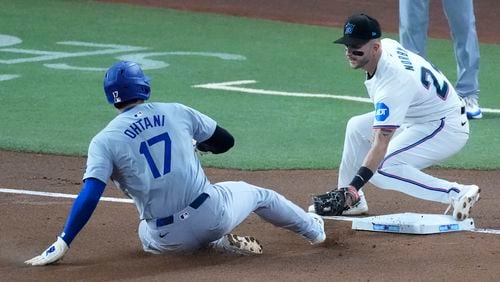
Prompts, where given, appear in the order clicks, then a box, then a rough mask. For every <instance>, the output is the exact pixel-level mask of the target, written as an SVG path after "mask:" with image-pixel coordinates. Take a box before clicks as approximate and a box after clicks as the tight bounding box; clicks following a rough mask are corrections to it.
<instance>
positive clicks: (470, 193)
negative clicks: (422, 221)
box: [447, 185, 481, 221]
mask: <svg viewBox="0 0 500 282" xmlns="http://www.w3.org/2000/svg"><path fill="white" fill-rule="evenodd" d="M462 189H465V190H466V191H465V192H464V193H463V194H462V195H461V196H460V197H459V198H458V199H452V200H451V206H453V218H454V219H456V220H460V221H461V220H464V219H467V218H469V217H470V214H471V209H472V206H474V204H475V203H476V202H477V201H479V192H480V191H481V189H479V187H477V186H476V185H464V186H463V188H462ZM447 211H448V210H447Z"/></svg>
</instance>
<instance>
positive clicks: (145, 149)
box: [139, 132, 172, 178]
mask: <svg viewBox="0 0 500 282" xmlns="http://www.w3.org/2000/svg"><path fill="white" fill-rule="evenodd" d="M160 142H163V143H164V152H165V153H164V155H163V174H160V171H159V169H158V166H157V165H156V163H155V161H154V159H153V156H152V155H151V152H150V151H149V148H150V147H151V146H153V145H155V144H157V143H160ZM139 153H141V154H142V155H144V157H145V158H146V161H147V162H148V165H149V168H150V169H151V173H153V177H154V178H158V177H160V176H162V175H165V174H167V173H169V172H170V163H171V157H172V141H171V140H170V136H168V133H167V132H165V133H162V134H159V135H156V136H155V137H152V138H150V139H148V140H147V141H142V142H141V146H140V147H139Z"/></svg>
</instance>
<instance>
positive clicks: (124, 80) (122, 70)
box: [103, 61, 151, 104]
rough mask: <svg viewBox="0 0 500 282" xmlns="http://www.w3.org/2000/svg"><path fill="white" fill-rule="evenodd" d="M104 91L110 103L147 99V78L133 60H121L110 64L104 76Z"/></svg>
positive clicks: (148, 94)
mask: <svg viewBox="0 0 500 282" xmlns="http://www.w3.org/2000/svg"><path fill="white" fill-rule="evenodd" d="M103 86H104V92H105V94H106V98H107V100H108V102H109V103H110V104H116V103H123V102H127V101H130V100H134V99H140V100H147V99H149V96H150V92H151V88H150V85H149V78H148V77H147V76H145V75H144V72H143V71H142V69H141V67H140V66H139V65H138V64H137V63H134V62H129V61H122V62H118V63H116V64H114V65H112V66H111V67H110V68H109V69H108V70H107V71H106V74H105V76H104V82H103Z"/></svg>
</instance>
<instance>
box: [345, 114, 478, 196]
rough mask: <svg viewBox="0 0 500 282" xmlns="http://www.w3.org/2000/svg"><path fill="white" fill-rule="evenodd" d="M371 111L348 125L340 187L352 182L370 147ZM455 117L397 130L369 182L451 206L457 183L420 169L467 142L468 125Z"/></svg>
mask: <svg viewBox="0 0 500 282" xmlns="http://www.w3.org/2000/svg"><path fill="white" fill-rule="evenodd" d="M373 119H374V112H370V113H367V114H363V115H359V116H355V117H353V118H351V119H350V120H349V122H348V125H347V129H346V137H345V141H344V142H345V143H344V152H343V156H342V161H341V165H340V170H339V187H342V186H346V185H348V184H349V183H350V181H351V180H352V177H354V175H355V173H356V172H357V170H358V169H359V167H360V166H361V165H362V164H363V160H364V158H365V156H366V154H367V153H368V151H369V150H370V148H371V143H372V141H371V140H372V130H373V129H372V124H373ZM464 119H465V117H463V116H460V114H459V113H458V109H457V114H456V115H454V116H453V117H448V118H446V119H442V120H438V121H434V122H428V123H425V124H415V125H412V126H408V127H403V128H401V129H399V130H398V131H397V132H396V134H395V136H394V137H393V138H392V140H391V142H390V143H389V147H388V150H387V154H386V156H385V158H384V160H383V161H382V163H381V164H380V167H379V169H378V170H377V171H376V172H375V174H374V175H373V177H372V178H371V179H370V182H371V183H372V184H374V185H375V186H377V187H379V188H382V189H390V190H396V191H399V192H402V193H405V194H408V195H410V196H413V197H416V198H420V199H424V200H429V201H435V202H441V203H450V199H451V198H450V197H457V196H458V194H459V193H460V184H458V183H456V182H450V181H447V180H444V179H439V178H437V177H434V176H431V175H429V174H426V173H424V172H422V171H421V170H422V169H424V168H426V167H429V166H431V165H434V164H437V163H439V162H440V161H443V160H444V159H446V158H448V157H450V156H452V155H454V154H455V153H457V152H458V151H460V149H462V147H463V146H464V145H465V143H466V142H467V140H468V137H469V134H468V133H469V125H468V123H465V125H463V126H462V124H461V122H462V121H463V120H464Z"/></svg>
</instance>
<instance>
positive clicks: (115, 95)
mask: <svg viewBox="0 0 500 282" xmlns="http://www.w3.org/2000/svg"><path fill="white" fill-rule="evenodd" d="M113 99H114V101H115V103H120V102H121V101H122V98H120V97H119V96H118V91H113Z"/></svg>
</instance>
